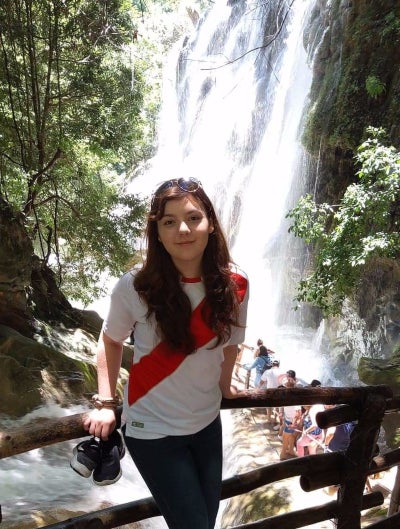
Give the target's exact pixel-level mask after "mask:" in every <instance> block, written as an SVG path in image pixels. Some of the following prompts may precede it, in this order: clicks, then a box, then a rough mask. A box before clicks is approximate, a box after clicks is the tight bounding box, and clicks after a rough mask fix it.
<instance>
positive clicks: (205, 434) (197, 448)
mask: <svg viewBox="0 0 400 529" xmlns="http://www.w3.org/2000/svg"><path fill="white" fill-rule="evenodd" d="M125 443H126V446H127V448H128V450H129V453H130V454H131V456H132V459H133V461H134V463H135V465H136V466H137V468H138V470H139V472H140V474H141V475H142V477H143V479H144V481H145V482H146V484H147V486H148V488H149V490H150V492H151V494H152V495H153V498H154V500H155V501H156V503H157V506H158V508H159V509H160V511H161V513H162V515H163V516H164V518H165V521H166V522H167V525H168V527H169V528H170V529H213V528H214V526H215V519H216V517H217V513H218V507H219V501H220V499H221V482H222V428H221V419H220V417H219V416H218V417H217V418H216V419H215V420H214V421H213V422H212V423H211V424H209V425H208V426H207V427H206V428H204V429H203V430H201V431H200V432H197V433H195V434H192V435H177V436H168V437H162V438H161V439H134V438H133V437H126V436H125Z"/></svg>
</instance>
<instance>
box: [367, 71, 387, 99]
mask: <svg viewBox="0 0 400 529" xmlns="http://www.w3.org/2000/svg"><path fill="white" fill-rule="evenodd" d="M365 89H366V90H367V94H368V95H369V96H370V97H372V98H373V99H377V98H378V97H379V96H380V95H381V94H383V93H384V92H386V86H385V83H383V82H382V81H381V80H380V79H379V78H378V77H376V75H369V76H368V77H367V78H366V80H365Z"/></svg>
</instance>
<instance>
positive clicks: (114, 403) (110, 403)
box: [92, 394, 121, 410]
mask: <svg viewBox="0 0 400 529" xmlns="http://www.w3.org/2000/svg"><path fill="white" fill-rule="evenodd" d="M92 403H93V406H94V407H95V408H97V409H98V410H101V409H102V408H109V409H111V410H115V409H116V408H117V407H118V406H119V405H120V404H121V399H120V398H119V397H118V396H117V395H116V396H115V397H100V395H97V394H96V395H93V397H92Z"/></svg>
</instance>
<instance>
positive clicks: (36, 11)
mask: <svg viewBox="0 0 400 529" xmlns="http://www.w3.org/2000/svg"><path fill="white" fill-rule="evenodd" d="M131 10H132V6H131V2H128V1H127V0H107V1H102V2H91V1H89V0H76V1H74V2H63V1H60V0H55V1H53V2H46V1H40V2H37V1H34V0H15V1H14V0H12V1H11V0H3V1H2V2H1V4H0V131H1V132H0V195H1V196H2V198H4V199H5V200H6V201H7V202H8V203H10V204H11V205H12V206H13V207H14V208H15V209H17V210H19V211H21V212H23V213H24V214H25V217H26V226H27V229H28V232H29V234H30V236H31V238H32V240H33V243H34V247H35V251H36V252H37V254H38V255H39V256H40V258H41V259H42V260H43V262H45V263H47V264H48V265H50V266H52V267H53V268H55V269H56V271H57V272H58V277H59V280H60V284H61V283H62V286H63V289H64V291H65V292H66V293H67V294H72V292H73V297H74V298H75V299H83V300H85V301H87V300H88V299H89V298H90V297H91V296H92V295H93V294H95V293H96V289H97V288H98V286H96V281H97V280H98V278H99V275H100V273H101V271H105V270H109V271H111V272H112V273H117V272H119V271H121V270H122V269H123V268H124V266H125V265H126V262H127V260H128V258H129V257H130V256H131V255H132V252H133V249H132V240H133V238H134V237H136V236H137V235H138V234H139V231H140V227H141V221H142V219H143V213H144V212H143V206H142V205H141V204H140V203H139V201H138V200H137V199H135V197H124V198H122V199H121V198H119V195H121V191H122V184H123V177H124V175H125V174H126V173H129V172H130V171H131V170H132V169H133V168H134V167H136V165H137V164H138V163H139V162H140V161H141V160H142V159H143V158H144V157H145V156H146V155H147V154H148V152H149V146H148V143H146V142H150V141H153V137H151V136H150V135H149V134H147V132H145V129H146V127H145V122H144V115H143V100H144V97H145V95H146V94H147V93H149V92H150V87H149V85H147V84H146V81H145V75H144V68H145V65H144V64H143V62H142V61H141V60H140V59H137V60H136V61H134V64H133V62H132V54H131V53H129V51H130V50H131V47H132V35H133V31H134V21H133V19H132V16H131V15H132V11H131ZM117 212H118V214H117ZM80 281H81V282H82V283H80ZM78 285H79V286H78ZM75 289H76V290H75Z"/></svg>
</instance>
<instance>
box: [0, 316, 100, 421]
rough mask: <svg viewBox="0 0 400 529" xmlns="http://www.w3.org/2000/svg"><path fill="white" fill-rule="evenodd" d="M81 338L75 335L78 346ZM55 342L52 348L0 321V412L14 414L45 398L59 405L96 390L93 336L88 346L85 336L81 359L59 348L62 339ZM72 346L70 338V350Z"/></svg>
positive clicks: (40, 402)
mask: <svg viewBox="0 0 400 529" xmlns="http://www.w3.org/2000/svg"><path fill="white" fill-rule="evenodd" d="M71 337H72V334H71ZM83 338H84V336H81V335H80V336H79V341H80V343H81V346H80V347H81V349H82V347H83V345H82V344H83V343H84V340H83ZM57 342H58V343H57V349H56V348H53V347H50V346H48V345H45V344H43V343H40V342H38V341H36V340H34V339H32V338H28V337H26V336H23V335H22V334H20V333H18V332H17V331H15V330H13V329H11V328H9V327H5V326H4V325H0V385H1V388H2V391H1V392H0V414H4V415H6V416H8V417H18V416H22V415H25V414H26V413H28V412H30V411H32V410H33V409H34V408H36V407H37V406H39V405H41V404H43V403H44V402H46V401H52V402H57V403H58V404H60V405H62V406H63V405H67V404H69V403H74V402H79V401H81V400H82V395H85V394H91V393H94V392H95V391H96V388H97V379H96V367H95V364H94V361H95V357H94V345H95V342H94V340H93V338H92V340H91V343H92V346H93V347H92V348H90V339H89V338H88V337H86V346H85V348H86V351H85V355H82V358H81V359H78V358H70V357H69V356H68V355H67V354H66V352H65V351H64V352H62V351H61V350H60V349H61V348H62V347H61V344H62V340H61V339H60V338H59V339H58V340H57ZM73 350H74V345H73V344H72V340H71V346H70V354H73ZM75 355H77V352H76V351H75ZM84 356H85V357H86V358H84Z"/></svg>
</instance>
